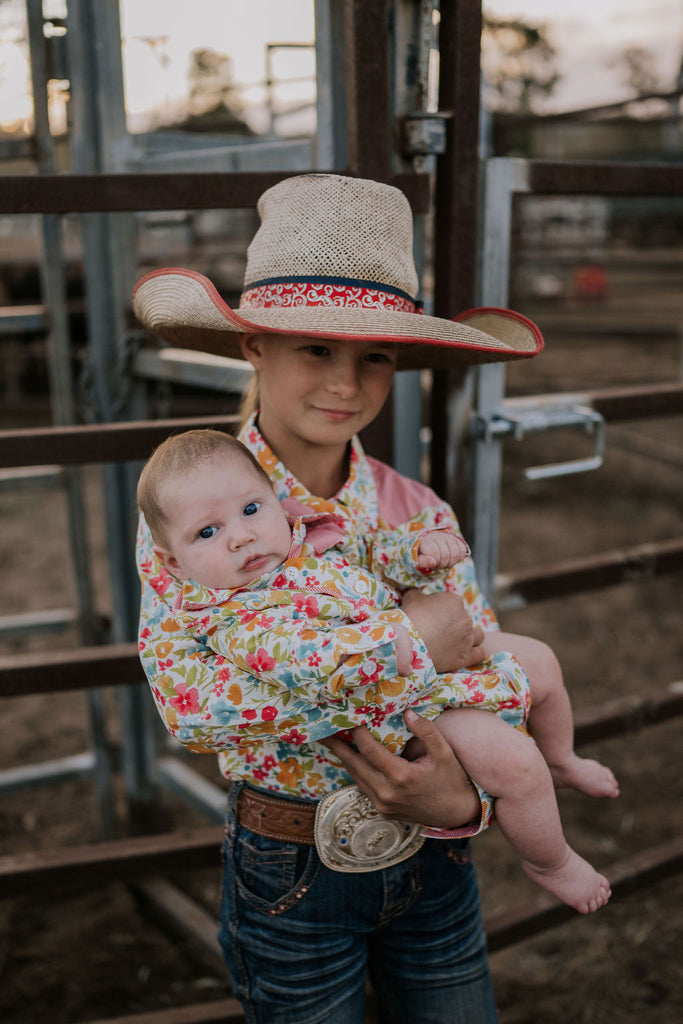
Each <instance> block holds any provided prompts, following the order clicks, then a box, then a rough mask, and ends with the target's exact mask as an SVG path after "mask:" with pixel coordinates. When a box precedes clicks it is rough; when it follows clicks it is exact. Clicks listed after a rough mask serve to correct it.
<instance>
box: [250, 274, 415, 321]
mask: <svg viewBox="0 0 683 1024" xmlns="http://www.w3.org/2000/svg"><path fill="white" fill-rule="evenodd" d="M294 306H330V307H342V306H343V307H346V308H350V309H366V310H369V309H383V310H388V311H390V312H394V313H422V303H421V302H420V301H419V300H418V299H413V298H412V297H411V296H410V295H408V293H407V292H403V291H401V290H400V288H392V287H391V286H390V285H383V284H378V283H377V282H376V281H359V280H356V279H354V278H347V277H273V278H270V279H267V280H263V281H254V282H253V284H249V285H246V286H245V288H244V291H243V292H242V297H241V299H240V307H239V308H240V309H241V310H244V309H271V308H276V307H278V308H281V309H282V308H286V307H294Z"/></svg>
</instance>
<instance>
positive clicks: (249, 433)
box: [239, 413, 378, 522]
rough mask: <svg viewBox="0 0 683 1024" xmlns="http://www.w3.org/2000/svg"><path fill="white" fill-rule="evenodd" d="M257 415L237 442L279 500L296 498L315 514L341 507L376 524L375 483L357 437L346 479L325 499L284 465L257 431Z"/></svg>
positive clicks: (350, 455) (256, 414) (354, 439)
mask: <svg viewBox="0 0 683 1024" xmlns="http://www.w3.org/2000/svg"><path fill="white" fill-rule="evenodd" d="M257 416H258V413H254V415H253V416H252V417H251V419H250V420H249V421H248V422H247V423H245V425H244V427H243V428H242V430H241V431H240V433H239V439H240V441H242V442H243V443H244V444H246V446H247V448H249V449H250V450H251V452H253V454H254V455H255V456H256V459H257V460H258V462H259V464H260V465H261V466H263V468H264V469H265V471H266V473H268V476H269V477H270V478H271V480H272V481H273V483H274V484H275V488H276V493H277V496H278V498H279V499H280V500H282V499H283V498H296V500H297V501H300V502H302V504H304V505H310V506H311V507H312V508H313V509H315V510H316V511H317V512H330V513H334V512H335V509H336V507H337V506H339V505H341V506H342V508H345V509H349V511H351V512H353V513H354V514H356V515H359V516H362V518H363V520H364V521H366V522H367V521H372V522H376V521H377V518H378V512H377V492H376V488H375V480H374V477H373V475H372V470H371V468H370V464H369V463H368V460H367V458H366V455H365V452H364V451H363V446H362V444H361V443H360V440H359V438H358V437H357V436H354V437H352V438H351V444H350V454H349V475H348V478H347V479H346V481H345V483H344V484H342V486H341V488H340V489H339V491H338V492H337V494H335V496H334V498H331V499H329V500H328V499H326V498H320V497H318V496H317V495H314V494H311V492H310V491H309V490H308V488H307V487H305V486H304V484H302V483H301V481H300V480H297V478H296V477H295V476H294V474H293V473H290V472H289V470H288V469H287V467H286V466H284V465H283V463H282V462H281V461H280V460H279V459H278V457H277V456H276V455H275V453H274V452H273V451H272V449H271V448H270V447H269V445H268V443H267V442H266V440H265V438H264V437H263V435H262V434H261V432H260V430H259V429H258V426H257V425H256V419H257Z"/></svg>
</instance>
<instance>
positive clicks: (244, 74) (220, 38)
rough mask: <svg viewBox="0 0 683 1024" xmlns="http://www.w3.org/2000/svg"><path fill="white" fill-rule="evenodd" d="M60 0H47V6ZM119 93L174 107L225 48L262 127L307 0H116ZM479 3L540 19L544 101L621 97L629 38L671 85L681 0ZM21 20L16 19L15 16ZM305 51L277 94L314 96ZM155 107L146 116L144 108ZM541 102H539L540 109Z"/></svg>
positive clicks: (12, 61) (3, 97)
mask: <svg viewBox="0 0 683 1024" xmlns="http://www.w3.org/2000/svg"><path fill="white" fill-rule="evenodd" d="M64 6H65V5H64V0H45V8H46V9H47V10H48V11H49V9H51V8H54V11H55V15H59V14H60V12H61V11H62V10H63V9H64ZM120 10H121V23H122V32H123V37H124V40H125V42H124V50H123V53H124V66H125V78H126V101H127V106H128V111H129V117H130V127H131V129H132V130H145V129H146V128H148V127H154V126H155V122H156V123H161V121H162V120H168V119H169V117H170V118H171V119H173V115H175V114H178V113H179V114H180V116H182V107H183V103H184V100H185V97H186V95H187V86H188V69H189V66H190V55H191V52H192V51H193V50H196V49H200V48H210V49H213V50H216V51H219V52H221V53H225V54H228V55H229V57H230V59H231V64H232V71H233V76H234V79H235V80H236V81H238V82H239V83H244V87H243V88H242V89H241V92H240V95H241V98H242V101H243V103H244V105H245V117H246V119H247V120H248V121H250V123H251V124H252V127H253V128H255V129H256V130H257V131H262V130H264V128H265V127H266V126H267V118H266V115H265V112H264V108H263V102H264V89H263V86H262V85H259V84H258V83H262V82H263V79H264V78H265V71H266V66H265V49H266V44H267V43H273V42H278V43H287V42H293V43H312V42H313V39H314V17H313V0H248V2H245V0H192V3H191V4H189V5H188V4H187V3H186V2H185V0H182V2H181V0H121V3H120ZM484 10H485V11H486V12H487V13H490V14H491V15H497V16H501V17H508V16H509V17H514V16H517V17H520V18H521V19H523V20H525V21H527V22H529V23H532V24H534V23H536V24H541V25H544V26H546V31H547V35H548V38H549V40H550V42H551V43H552V45H553V46H554V47H555V50H556V52H557V58H556V60H557V70H558V71H559V72H560V74H561V76H562V77H561V81H560V83H559V84H558V86H557V88H556V89H555V92H554V94H553V96H552V97H551V98H550V99H548V100H547V101H545V106H544V107H543V108H542V109H545V110H570V109H577V108H580V107H585V106H593V105H598V104H602V103H610V102H615V101H618V100H622V99H626V98H628V96H629V95H631V93H630V91H629V89H628V86H627V85H626V83H625V81H624V77H623V73H620V72H619V70H618V68H615V66H614V61H615V59H616V58H618V56H619V54H620V53H623V51H624V50H625V49H626V48H627V47H629V46H638V47H643V48H646V49H648V50H649V51H651V52H652V53H653V54H654V55H655V57H656V61H655V66H656V70H657V73H658V76H659V78H660V81H661V83H662V87H663V88H664V89H673V88H674V87H675V82H676V76H677V73H678V69H679V67H680V63H681V54H682V51H683V0H571V3H568V4H562V3H558V0H485V2H484ZM23 11H24V7H23V2H20V0H5V2H3V3H2V4H0V123H3V124H5V125H9V124H10V123H11V122H12V121H13V119H15V120H18V121H20V120H22V119H26V118H27V117H28V116H29V115H30V98H29V95H28V83H29V76H28V70H27V62H26V47H25V43H22V42H21V37H22V34H23V36H24V38H25V28H23V29H22V27H21V20H22V18H23V17H24V15H23ZM17 18H18V19H19V22H20V26H19V28H17V27H16V25H14V24H13V20H14V22H16V21H17ZM313 70H314V60H313V56H312V54H311V51H310V50H309V51H303V50H298V51H296V50H289V51H287V50H281V51H279V52H278V55H277V65H276V71H277V74H278V76H279V77H281V78H283V79H286V78H288V77H300V76H304V77H305V76H306V75H308V76H309V81H308V83H306V82H301V83H298V84H296V83H291V84H290V85H288V86H282V87H281V92H280V96H281V99H282V102H284V103H285V104H286V103H288V102H292V103H296V102H297V101H298V102H301V101H306V100H309V99H311V100H312V99H313V85H312V84H311V81H310V77H311V76H312V73H313ZM153 108H156V112H153V113H152V115H151V116H150V110H153ZM539 109H541V108H539Z"/></svg>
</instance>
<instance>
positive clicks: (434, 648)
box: [401, 590, 484, 672]
mask: <svg viewBox="0 0 683 1024" xmlns="http://www.w3.org/2000/svg"><path fill="white" fill-rule="evenodd" d="M401 610H402V611H404V612H405V614H406V615H407V616H408V618H409V619H410V620H411V622H412V623H413V625H414V626H415V628H416V629H417V631H418V633H419V634H420V636H421V637H422V639H423V641H424V644H425V647H426V648H427V650H428V651H429V657H430V658H431V659H432V662H433V664H434V668H435V669H436V671H437V672H457V671H458V669H461V668H468V667H469V666H470V665H476V664H477V663H478V662H480V661H482V660H483V659H484V653H483V651H482V648H481V643H482V640H483V639H484V633H483V630H481V629H480V628H479V626H475V625H474V624H473V622H472V619H471V618H470V617H469V615H468V614H467V611H466V610H465V602H464V601H463V599H462V598H461V597H460V596H459V595H458V594H453V593H451V592H450V591H443V592H441V593H439V594H424V593H423V592H422V591H421V590H407V591H406V592H405V594H404V595H403V598H402V600H401Z"/></svg>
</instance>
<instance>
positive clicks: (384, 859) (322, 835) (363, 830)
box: [314, 786, 424, 872]
mask: <svg viewBox="0 0 683 1024" xmlns="http://www.w3.org/2000/svg"><path fill="white" fill-rule="evenodd" d="M420 829H421V826H420V825H413V824H411V823H409V822H407V821H392V820H391V819H390V818H383V817H382V815H381V814H380V813H379V811H378V810H377V808H376V807H375V805H374V804H373V803H372V801H371V800H369V799H368V798H367V797H366V796H364V795H363V793H361V791H360V790H359V788H358V786H345V787H344V789H338V790H335V792H334V793H329V794H328V796H326V797H323V799H322V800H321V801H320V803H319V804H318V808H317V810H316V814H315V832H314V834H315V845H316V849H317V851H318V855H319V857H320V860H321V861H322V863H323V864H324V865H325V867H328V868H331V869H332V871H345V872H360V871H379V870H381V869H382V868H389V867H391V866H392V864H399V863H400V862H401V861H402V860H406V858H407V857H411V856H412V855H413V854H414V853H417V851H418V850H419V849H420V847H421V846H422V844H423V843H424V836H423V835H421V834H420Z"/></svg>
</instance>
